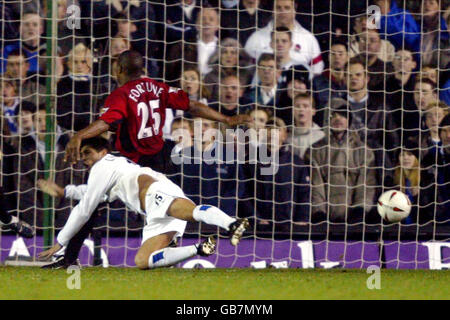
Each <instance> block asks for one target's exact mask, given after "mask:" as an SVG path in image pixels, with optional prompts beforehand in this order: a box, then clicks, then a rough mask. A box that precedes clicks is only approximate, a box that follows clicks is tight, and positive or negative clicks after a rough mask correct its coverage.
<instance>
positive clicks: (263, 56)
mask: <svg viewBox="0 0 450 320" xmlns="http://www.w3.org/2000/svg"><path fill="white" fill-rule="evenodd" d="M271 60H273V61H275V62H276V61H277V60H276V59H275V55H274V54H273V53H267V52H266V53H263V54H261V55H260V56H259V58H258V66H259V65H260V64H261V62H263V61H271Z"/></svg>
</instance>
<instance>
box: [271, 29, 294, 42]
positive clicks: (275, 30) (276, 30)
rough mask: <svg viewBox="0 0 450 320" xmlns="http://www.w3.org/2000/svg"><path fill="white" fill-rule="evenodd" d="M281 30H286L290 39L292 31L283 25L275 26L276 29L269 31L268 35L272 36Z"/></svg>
mask: <svg viewBox="0 0 450 320" xmlns="http://www.w3.org/2000/svg"><path fill="white" fill-rule="evenodd" d="M281 32H286V33H287V34H288V35H289V39H290V40H292V32H291V30H289V28H288V27H284V26H281V27H277V28H276V29H274V30H273V31H272V32H271V34H270V37H271V38H272V37H273V35H274V34H275V33H281Z"/></svg>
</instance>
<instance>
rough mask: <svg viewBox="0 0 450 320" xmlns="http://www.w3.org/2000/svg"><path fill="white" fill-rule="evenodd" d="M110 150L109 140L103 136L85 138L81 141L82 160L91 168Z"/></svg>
mask: <svg viewBox="0 0 450 320" xmlns="http://www.w3.org/2000/svg"><path fill="white" fill-rule="evenodd" d="M109 151H110V145H109V142H108V140H106V139H105V138H102V137H94V138H89V139H85V140H83V141H82V142H81V151H80V154H81V160H83V162H84V165H85V166H86V167H88V168H89V169H90V168H92V166H93V165H94V164H95V163H97V161H99V160H100V159H102V158H103V157H104V156H105V155H106V154H107V153H108V152H109Z"/></svg>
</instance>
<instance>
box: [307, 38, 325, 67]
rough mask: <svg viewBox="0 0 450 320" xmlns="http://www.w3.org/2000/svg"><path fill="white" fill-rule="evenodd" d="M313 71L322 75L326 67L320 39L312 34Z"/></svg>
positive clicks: (311, 63)
mask: <svg viewBox="0 0 450 320" xmlns="http://www.w3.org/2000/svg"><path fill="white" fill-rule="evenodd" d="M310 65H311V71H312V73H313V74H314V75H321V74H322V72H323V69H324V68H325V63H324V62H323V59H322V52H321V51H320V46H319V41H317V38H316V37H315V36H314V35H313V34H311V62H310Z"/></svg>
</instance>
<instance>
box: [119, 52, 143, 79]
mask: <svg viewBox="0 0 450 320" xmlns="http://www.w3.org/2000/svg"><path fill="white" fill-rule="evenodd" d="M118 63H119V65H118V75H117V79H118V81H119V84H120V85H123V84H125V83H126V82H128V81H129V80H132V79H136V78H139V77H140V76H141V75H142V73H143V69H144V58H143V57H142V55H141V54H140V53H139V52H137V51H133V50H127V51H124V52H122V53H121V54H120V55H119V58H118Z"/></svg>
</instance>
